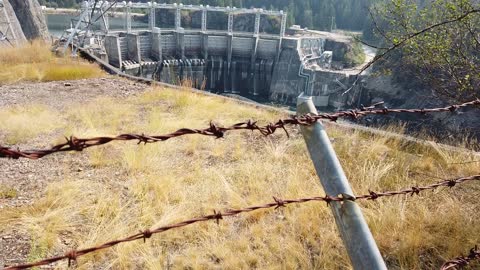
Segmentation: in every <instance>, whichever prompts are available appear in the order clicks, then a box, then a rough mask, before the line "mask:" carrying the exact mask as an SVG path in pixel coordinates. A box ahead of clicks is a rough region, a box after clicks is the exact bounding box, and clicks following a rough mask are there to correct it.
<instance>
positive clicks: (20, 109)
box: [0, 104, 62, 144]
mask: <svg viewBox="0 0 480 270" xmlns="http://www.w3.org/2000/svg"><path fill="white" fill-rule="evenodd" d="M57 116H58V113H57V112H55V111H54V110H52V109H49V108H46V107H45V106H42V105H37V104H24V105H21V106H20V105H16V106H11V107H7V108H0V130H1V133H3V135H4V136H5V142H6V143H8V144H17V143H21V142H24V141H26V140H28V139H31V138H34V137H36V136H38V135H39V134H42V133H47V132H51V131H54V130H55V129H56V128H60V127H61V126H62V121H58V120H57ZM32 123H35V124H32Z"/></svg>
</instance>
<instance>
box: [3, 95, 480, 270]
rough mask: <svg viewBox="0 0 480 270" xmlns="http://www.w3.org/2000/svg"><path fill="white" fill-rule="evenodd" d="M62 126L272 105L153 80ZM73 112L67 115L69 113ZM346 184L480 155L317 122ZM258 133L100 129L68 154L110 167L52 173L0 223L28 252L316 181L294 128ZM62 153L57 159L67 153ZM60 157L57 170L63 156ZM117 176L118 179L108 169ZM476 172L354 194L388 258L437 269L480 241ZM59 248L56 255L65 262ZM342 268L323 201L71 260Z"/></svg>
mask: <svg viewBox="0 0 480 270" xmlns="http://www.w3.org/2000/svg"><path fill="white" fill-rule="evenodd" d="M63 114H64V115H66V117H65V118H66V119H65V122H66V123H65V130H66V135H69V134H70V133H71V132H74V134H75V135H78V136H87V135H88V136H89V135H95V134H96V135H98V134H116V133H121V132H132V131H135V132H145V133H146V134H161V133H165V132H171V131H174V130H175V129H177V128H181V127H199V128H201V127H205V126H206V125H208V123H209V121H210V120H215V121H216V122H218V123H222V124H225V125H227V124H232V123H236V122H237V121H243V120H246V119H248V118H253V119H256V120H260V121H261V122H262V123H265V122H267V121H272V120H276V119H278V118H281V117H282V116H284V115H281V114H280V113H278V112H273V111H266V110H260V109H255V108H253V107H250V106H244V105H240V104H238V103H236V102H232V101H229V100H225V99H220V98H215V97H209V96H203V95H199V94H194V93H191V92H189V91H179V90H168V89H159V88H156V89H152V90H150V91H148V92H146V93H144V94H142V95H140V96H138V97H135V98H129V99H122V100H120V99H111V98H102V99H99V100H97V101H94V102H91V103H89V104H82V105H81V106H80V105H79V107H78V108H71V109H69V110H68V111H65V112H63ZM74 115H76V116H78V118H74V117H73V116H74ZM328 132H329V134H330V135H331V137H333V138H335V143H334V147H335V149H336V150H337V151H338V154H339V157H340V160H341V162H342V164H343V166H344V168H345V171H346V173H347V175H348V177H349V179H350V181H351V184H352V186H353V189H354V191H355V192H356V193H358V194H363V193H367V192H368V190H369V189H372V190H385V189H387V190H388V189H399V188H403V187H410V186H412V185H417V184H418V185H421V184H427V183H431V182H435V181H436V179H429V178H428V177H424V176H420V175H416V176H409V173H408V172H409V171H419V172H424V173H429V174H435V175H439V176H440V177H452V176H459V175H469V174H473V173H478V171H479V169H480V165H479V164H478V163H470V164H465V165H453V164H451V163H454V162H460V161H465V160H467V159H470V158H471V157H470V156H468V155H466V154H459V153H451V152H447V151H444V150H442V149H439V148H435V147H432V148H430V147H421V148H420V147H412V146H408V147H406V146H403V145H402V144H401V143H399V142H398V141H393V140H390V139H387V138H384V137H380V136H371V135H367V134H365V133H361V132H356V131H351V130H344V129H340V128H335V127H329V129H328ZM292 133H293V134H292V135H293V136H292V138H291V139H288V138H286V136H284V135H283V134H280V133H279V134H277V135H275V136H271V137H267V138H264V137H262V136H260V135H258V134H255V133H251V132H242V133H233V132H232V133H228V134H227V137H226V138H225V139H218V140H216V139H213V138H207V137H200V136H187V137H182V138H177V139H172V140H169V141H166V142H162V143H158V144H151V145H146V146H144V145H137V144H135V143H112V144H109V145H107V146H104V147H100V148H96V149H89V150H86V151H85V152H83V153H80V154H77V155H86V156H88V157H89V162H90V165H92V166H94V167H95V168H97V169H98V170H101V171H102V172H105V171H107V172H109V173H110V175H109V177H108V180H104V178H102V179H103V180H102V181H101V180H100V176H96V175H93V176H92V177H91V178H89V179H87V180H85V179H75V178H74V177H73V176H72V175H68V174H67V175H65V176H63V177H64V180H61V181H59V182H55V183H53V184H51V185H50V186H49V187H48V188H47V189H46V190H45V191H44V192H43V195H42V196H41V197H40V198H39V199H38V200H37V201H36V202H35V203H34V204H32V205H31V206H26V207H22V208H15V209H9V208H7V209H1V210H0V231H3V230H8V229H9V228H13V227H15V229H16V230H18V231H20V232H24V233H26V234H28V235H30V237H31V238H32V246H31V251H30V257H29V259H30V260H35V259H39V258H41V257H44V256H49V255H55V254H58V253H62V252H65V251H67V250H68V249H69V248H70V247H71V246H72V245H71V246H70V247H67V246H65V245H64V244H63V243H62V239H64V238H69V239H71V240H72V241H73V246H74V247H78V248H85V247H90V246H93V245H97V244H100V243H103V242H106V241H110V240H112V239H116V238H122V237H125V236H127V235H130V234H132V233H136V232H138V231H139V230H143V229H145V228H149V227H154V226H159V225H167V224H170V223H173V222H177V221H181V220H184V219H188V218H191V217H196V216H199V215H202V214H210V213H212V212H213V210H215V209H217V210H218V209H224V208H236V207H244V206H249V205H252V204H258V203H263V202H270V201H272V196H277V197H280V198H296V197H304V196H317V195H324V192H323V191H322V188H321V187H320V184H319V181H318V179H317V176H316V174H315V171H314V169H313V166H312V164H311V160H310V158H309V157H308V154H307V150H306V147H305V145H304V142H303V139H302V137H301V136H299V134H298V133H295V132H292ZM65 162H66V164H61V166H65V167H68V166H70V164H69V163H68V161H65ZM67 171H68V170H67ZM119 176H122V177H121V179H125V180H119V179H120V177H119ZM479 190H480V189H479V185H478V183H470V184H465V185H462V186H460V187H457V188H454V189H452V190H445V189H438V190H436V191H435V192H429V193H425V194H422V195H420V196H419V197H417V196H414V197H411V196H405V197H395V198H387V199H381V200H378V201H375V202H361V203H360V204H361V207H362V209H363V212H364V214H365V216H366V218H367V220H368V222H369V225H370V227H371V229H372V232H373V234H374V237H375V239H376V241H377V243H378V245H379V247H380V249H381V252H382V254H383V255H384V256H385V258H386V261H387V263H388V266H389V268H390V269H436V268H438V266H439V265H441V264H442V262H443V261H444V260H445V259H447V258H451V257H454V256H457V255H459V254H461V253H465V251H466V250H467V249H468V248H470V247H471V246H473V245H474V244H476V243H478V242H480V234H478V231H479V229H480V222H478V220H479V218H480V213H479V212H478V210H477V209H478V202H477V200H476V199H475V198H476V196H477V195H476V194H478V191H479ZM65 266H66V262H62V263H61V264H59V265H58V268H64V267H65ZM110 268H111V269H251V268H254V269H350V264H349V261H348V258H347V255H346V252H345V249H344V247H343V245H342V243H341V240H340V239H339V237H338V233H337V230H336V227H335V225H334V222H333V218H332V216H331V213H330V211H329V209H328V208H327V207H326V206H325V204H323V203H310V204H303V205H293V206H290V207H288V208H280V209H278V210H275V211H262V212H256V213H252V214H246V215H243V216H240V217H233V218H226V219H225V220H223V221H221V222H220V225H217V224H215V222H209V223H202V224H196V225H193V226H190V227H186V228H182V229H177V230H172V231H168V232H165V233H163V234H160V235H156V236H153V237H152V238H151V239H148V240H147V241H146V243H143V242H142V241H137V242H133V243H126V244H121V245H119V246H117V247H115V248H112V249H109V250H106V251H101V252H97V253H94V254H92V255H88V256H85V257H81V258H79V260H78V269H110Z"/></svg>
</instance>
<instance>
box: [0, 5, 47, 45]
mask: <svg viewBox="0 0 480 270" xmlns="http://www.w3.org/2000/svg"><path fill="white" fill-rule="evenodd" d="M4 5H5V7H4V8H5V10H6V13H4V12H3V11H2V10H0V11H2V12H0V22H7V21H8V20H9V21H10V23H11V31H13V33H14V34H15V39H16V41H17V43H22V42H25V41H26V40H27V39H28V40H33V39H48V37H49V34H48V28H47V24H46V22H45V16H44V15H43V12H42V10H41V7H40V4H39V3H38V1H37V0H4ZM5 14H7V16H8V18H6V17H5ZM0 31H2V32H3V33H7V24H2V25H0ZM11 31H8V32H9V33H8V34H7V38H8V39H9V40H14V37H13V35H12V33H11ZM0 45H1V43H0Z"/></svg>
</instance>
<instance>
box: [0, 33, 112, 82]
mask: <svg viewBox="0 0 480 270" xmlns="http://www.w3.org/2000/svg"><path fill="white" fill-rule="evenodd" d="M103 74H104V73H103V72H102V70H101V69H100V68H99V67H98V66H97V65H95V64H90V63H88V62H86V61H83V60H81V59H73V58H70V57H56V56H54V55H53V54H52V52H51V51H50V49H49V47H48V45H47V44H45V43H43V42H42V41H34V42H32V43H29V44H25V45H23V46H22V47H19V48H2V50H0V85H1V84H8V83H15V82H20V81H59V80H75V79H83V78H95V77H101V76H103Z"/></svg>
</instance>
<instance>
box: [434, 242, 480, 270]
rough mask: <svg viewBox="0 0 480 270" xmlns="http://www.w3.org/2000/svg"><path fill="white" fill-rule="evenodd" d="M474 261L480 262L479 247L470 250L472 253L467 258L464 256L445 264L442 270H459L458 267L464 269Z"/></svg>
mask: <svg viewBox="0 0 480 270" xmlns="http://www.w3.org/2000/svg"><path fill="white" fill-rule="evenodd" d="M473 260H480V250H479V249H478V246H475V247H474V248H472V249H470V253H469V254H468V255H467V256H463V255H462V256H459V257H457V258H454V259H452V260H450V261H447V262H445V263H444V264H443V265H442V268H440V270H448V269H457V268H458V267H460V268H463V267H465V266H467V265H468V264H470V262H471V261H473Z"/></svg>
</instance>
